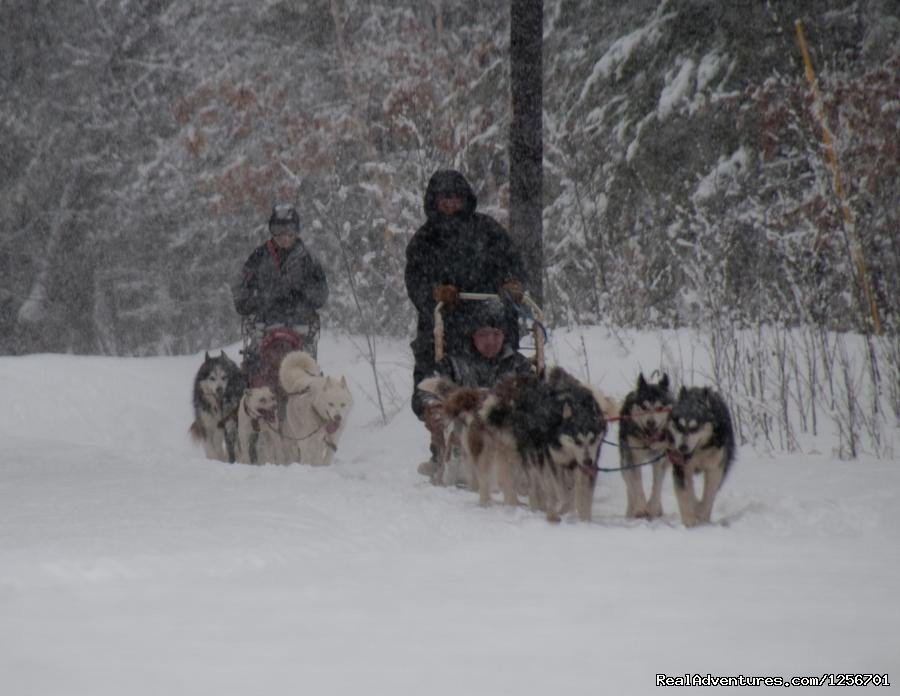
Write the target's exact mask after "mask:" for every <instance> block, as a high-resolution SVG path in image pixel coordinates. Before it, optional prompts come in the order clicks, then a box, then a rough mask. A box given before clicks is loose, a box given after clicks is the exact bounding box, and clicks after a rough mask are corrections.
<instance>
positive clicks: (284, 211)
mask: <svg viewBox="0 0 900 696" xmlns="http://www.w3.org/2000/svg"><path fill="white" fill-rule="evenodd" d="M280 227H293V228H294V230H295V231H298V232H299V231H300V215H299V214H298V213H297V209H296V208H295V207H294V206H293V205H291V204H290V203H279V204H278V205H276V206H274V207H273V208H272V215H271V216H270V217H269V231H270V232H272V231H273V228H280Z"/></svg>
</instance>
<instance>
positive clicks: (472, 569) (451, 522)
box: [0, 328, 900, 696]
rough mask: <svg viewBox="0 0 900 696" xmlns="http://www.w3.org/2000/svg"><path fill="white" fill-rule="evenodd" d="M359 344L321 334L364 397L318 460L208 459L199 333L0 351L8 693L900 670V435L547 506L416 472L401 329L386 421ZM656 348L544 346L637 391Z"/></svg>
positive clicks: (620, 682) (2, 635) (131, 694)
mask: <svg viewBox="0 0 900 696" xmlns="http://www.w3.org/2000/svg"><path fill="white" fill-rule="evenodd" d="M582 339H584V347H585V348H586V353H587V355H589V360H588V362H587V363H586V362H585V358H584V355H585V351H583V350H582V342H581V341H582ZM360 344H361V342H360V341H354V340H352V339H351V338H348V337H346V336H335V335H329V334H326V335H325V337H324V338H323V341H322V343H321V345H320V362H321V363H322V365H323V367H324V368H325V371H326V372H327V373H331V374H340V373H343V374H346V375H347V377H348V379H349V381H350V384H351V386H352V388H353V390H354V394H355V398H356V407H355V410H354V412H353V413H352V414H351V418H350V424H349V426H348V429H347V432H346V433H345V439H344V441H343V442H342V444H341V447H340V450H339V451H338V454H337V460H336V463H335V465H334V466H332V467H330V468H325V469H312V468H309V467H305V466H291V467H273V466H265V467H250V466H244V465H228V464H222V463H218V462H212V461H207V460H206V459H204V458H203V454H202V451H201V450H200V449H199V448H198V447H197V446H196V445H194V444H193V443H191V442H190V441H189V439H188V436H187V427H188V425H189V423H190V420H191V409H190V390H191V382H192V379H193V374H194V372H195V370H196V369H197V367H198V366H199V364H200V360H201V357H202V356H187V357H173V358H152V359H114V358H99V357H73V356H59V355H35V356H28V357H17V358H11V357H5V358H0V384H2V387H3V389H2V391H3V398H2V402H0V617H2V618H0V693H2V694H9V695H11V696H26V695H28V696H31V695H33V696H55V695H59V696H63V695H65V696H70V695H85V696H87V695H89V696H104V695H105V694H111V695H115V696H125V695H127V696H138V695H144V694H147V695H150V694H152V695H157V694H165V695H167V696H171V695H180V694H190V695H195V694H216V695H217V696H226V695H229V694H241V695H242V696H245V695H246V694H258V693H267V694H301V693H307V694H428V696H436V695H438V694H453V695H455V696H457V695H461V694H467V695H472V694H475V695H478V694H485V695H495V694H516V695H523V696H524V695H526V694H542V695H544V694H556V693H566V692H567V691H569V690H570V689H571V690H576V689H577V693H582V694H645V693H648V694H649V693H658V692H659V688H660V687H657V686H656V681H657V677H656V675H657V674H666V675H668V676H680V675H684V674H686V673H689V674H692V675H693V674H699V675H702V676H704V677H705V676H706V675H713V676H716V677H719V676H734V677H737V676H738V675H744V676H745V677H748V676H779V677H793V676H811V675H819V676H821V675H823V674H833V673H873V674H878V675H884V674H888V675H889V678H890V679H891V684H892V687H893V688H892V689H886V690H885V689H883V690H882V692H887V691H891V690H894V689H896V684H897V683H900V628H898V618H900V599H898V597H900V512H898V505H897V500H898V496H900V468H898V462H896V461H889V460H884V459H882V460H878V459H874V458H870V457H863V458H861V459H858V460H856V461H839V460H836V459H833V458H831V456H830V455H828V454H821V453H817V452H825V453H828V452H830V448H829V446H828V445H827V443H825V444H824V445H821V446H819V447H817V448H816V449H815V450H812V449H811V450H810V452H809V453H800V454H794V455H781V454H779V455H774V456H773V455H771V454H764V453H758V452H755V451H754V450H753V449H751V448H750V447H743V448H742V449H741V450H740V452H739V457H738V460H737V463H736V465H735V467H734V469H733V471H732V472H731V474H730V475H729V478H728V479H727V480H726V482H725V485H724V488H723V489H722V491H721V493H720V495H719V498H718V500H717V501H716V508H715V510H714V512H713V517H714V520H715V522H716V523H715V524H713V525H711V526H708V527H704V528H698V529H692V530H687V529H683V528H682V527H681V526H680V524H679V523H678V519H677V514H676V509H675V502H674V497H673V495H672V493H671V490H670V484H669V483H667V491H666V496H665V498H664V504H665V506H666V513H667V514H666V515H665V517H664V518H663V519H662V520H658V521H656V522H653V523H648V522H645V521H628V520H625V519H624V517H623V512H624V509H625V497H624V486H623V483H622V479H621V476H620V475H619V474H601V478H600V483H599V486H598V490H597V493H596V500H595V508H594V511H595V520H594V522H593V523H592V524H580V523H577V522H571V521H568V522H563V523H562V524H560V525H557V526H553V525H549V524H548V523H547V522H545V521H544V519H543V517H542V516H541V515H539V514H535V513H531V512H529V511H528V510H527V509H525V508H519V509H514V510H511V509H505V508H503V507H502V506H500V505H496V506H494V507H492V508H489V509H481V508H479V507H478V506H477V504H476V497H475V494H474V493H471V492H467V491H463V490H460V489H441V488H435V487H432V486H431V485H429V484H428V483H427V482H426V481H425V480H424V479H423V478H422V477H421V476H419V475H418V474H416V471H415V469H416V464H417V463H418V462H419V461H421V460H422V459H423V458H424V456H425V453H426V438H425V434H424V429H423V428H422V427H421V426H420V424H419V423H418V421H416V420H415V418H414V417H413V416H412V414H411V413H410V412H409V410H408V408H407V405H406V404H407V402H406V399H407V395H408V392H409V388H410V387H409V381H410V377H409V373H410V357H409V352H408V348H407V346H406V345H405V343H404V342H402V341H388V342H382V343H380V344H379V346H378V348H379V358H378V372H379V377H380V380H381V382H382V389H383V396H384V399H385V401H386V403H387V404H388V406H389V409H390V411H391V415H392V418H391V420H390V422H389V424H388V425H386V426H385V425H382V424H381V423H380V419H379V411H378V408H377V406H376V400H375V389H374V383H373V379H372V372H371V369H370V366H369V364H368V363H367V362H366V360H365V359H364V358H363V357H362V353H361V351H360V350H359V348H358V345H360ZM226 351H227V352H229V353H230V354H231V355H232V357H237V356H236V353H237V347H236V346H227V347H226ZM661 354H662V353H661V348H660V344H659V337H657V336H655V335H653V336H651V335H646V336H634V335H631V334H617V335H616V336H609V335H607V334H606V333H605V332H604V331H603V330H601V329H599V328H592V329H589V330H584V331H581V332H577V333H574V332H573V333H567V332H563V331H560V332H557V334H556V335H555V336H554V342H553V344H552V349H551V355H550V358H551V362H556V363H559V364H562V365H564V366H565V367H567V368H569V369H570V370H571V371H572V372H574V373H575V374H577V375H578V376H581V377H584V376H585V375H586V373H587V369H588V368H589V370H590V375H591V378H592V381H593V382H594V383H595V384H598V385H599V386H601V387H602V388H603V389H604V390H605V391H606V392H608V393H610V394H612V395H614V396H617V397H619V398H621V397H622V396H624V394H625V393H626V392H627V391H628V390H629V389H630V388H631V386H632V384H633V382H634V380H635V377H636V375H637V370H638V369H644V370H645V371H647V372H648V374H649V372H650V371H652V370H653V369H655V368H657V367H659V362H660V357H659V356H660V355H661ZM617 461H618V453H617V452H616V450H615V449H614V448H613V447H611V446H605V449H604V451H603V455H602V458H601V465H603V466H615V465H616V463H617ZM774 688H778V689H783V687H771V688H770V689H769V690H772V689H774ZM874 688H875V687H872V686H870V687H867V690H872V689H874ZM696 690H697V689H690V690H689V691H691V692H693V691H696ZM744 690H745V688H741V687H733V688H718V689H716V688H706V689H704V690H703V692H704V693H732V692H738V691H744ZM848 690H853V691H855V689H842V690H841V691H840V692H841V693H844V692H846V691H848ZM757 692H758V691H757V690H756V689H754V690H753V691H752V693H757ZM875 693H879V691H875Z"/></svg>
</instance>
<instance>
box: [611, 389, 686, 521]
mask: <svg viewBox="0 0 900 696" xmlns="http://www.w3.org/2000/svg"><path fill="white" fill-rule="evenodd" d="M673 400H674V399H673V398H672V391H671V390H670V389H669V376H668V375H666V374H663V375H662V376H661V377H660V379H659V381H658V382H647V380H645V379H644V374H643V373H640V375H638V380H637V386H636V388H635V389H634V391H632V392H629V393H628V394H627V395H626V396H625V400H624V401H623V402H622V407H621V409H620V414H619V456H620V462H621V466H622V477H623V478H624V479H625V488H626V492H627V495H628V503H627V505H626V508H625V516H626V517H646V518H649V519H653V518H655V517H662V514H663V509H662V487H663V479H664V478H665V475H666V470H667V469H668V465H669V460H668V458H667V457H666V450H667V449H668V441H669V431H668V429H667V428H666V423H667V422H668V420H669V411H671V410H672V401H673ZM653 459H656V461H654V462H653V484H652V488H651V492H650V500H649V501H648V500H647V497H646V496H645V495H644V481H643V472H642V469H641V468H640V466H641V464H642V462H646V461H650V460H653Z"/></svg>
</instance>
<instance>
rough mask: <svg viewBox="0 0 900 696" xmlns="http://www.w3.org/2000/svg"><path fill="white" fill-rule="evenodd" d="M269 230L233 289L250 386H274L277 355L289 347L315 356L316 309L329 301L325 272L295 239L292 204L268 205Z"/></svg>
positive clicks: (296, 219)
mask: <svg viewBox="0 0 900 696" xmlns="http://www.w3.org/2000/svg"><path fill="white" fill-rule="evenodd" d="M269 234H270V235H271V237H270V239H269V240H268V241H266V243H265V244H262V245H260V246H258V247H257V248H256V249H254V251H253V253H251V254H250V256H249V258H248V259H247V261H246V262H245V263H244V266H243V268H242V269H241V275H240V277H239V279H238V280H237V282H236V283H235V284H234V286H233V287H232V294H233V297H234V307H235V309H236V310H237V312H238V314H240V315H241V316H242V317H243V320H244V327H245V336H247V338H248V339H249V344H248V345H247V347H246V348H245V350H244V362H243V369H244V371H245V373H246V374H247V377H248V379H249V382H250V385H251V386H262V385H265V384H268V385H274V384H277V382H278V364H279V363H280V358H281V357H282V356H283V355H284V354H286V353H288V352H290V351H292V350H304V351H306V352H307V353H310V354H311V355H312V356H313V357H316V353H317V346H318V340H319V313H318V311H319V309H321V307H322V306H323V305H324V304H325V300H327V299H328V282H327V280H326V278H325V272H324V270H323V269H322V266H321V264H320V263H319V262H318V260H317V259H315V258H314V257H313V256H312V254H310V253H309V250H308V249H307V248H306V245H305V244H304V243H303V241H302V240H301V239H300V215H299V214H298V213H297V209H296V208H295V207H294V206H293V205H290V204H280V205H276V206H275V207H274V208H273V209H272V214H271V216H270V217H269Z"/></svg>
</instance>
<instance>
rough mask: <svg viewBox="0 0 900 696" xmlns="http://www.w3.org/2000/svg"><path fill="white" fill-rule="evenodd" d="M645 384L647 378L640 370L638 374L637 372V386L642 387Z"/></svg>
mask: <svg viewBox="0 0 900 696" xmlns="http://www.w3.org/2000/svg"><path fill="white" fill-rule="evenodd" d="M646 386H647V380H645V379H644V373H643V372H641V373H640V374H638V381H637V388H638V389H643V388H644V387H646Z"/></svg>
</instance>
